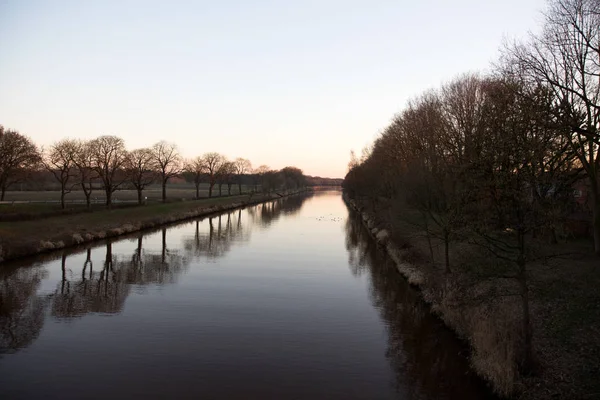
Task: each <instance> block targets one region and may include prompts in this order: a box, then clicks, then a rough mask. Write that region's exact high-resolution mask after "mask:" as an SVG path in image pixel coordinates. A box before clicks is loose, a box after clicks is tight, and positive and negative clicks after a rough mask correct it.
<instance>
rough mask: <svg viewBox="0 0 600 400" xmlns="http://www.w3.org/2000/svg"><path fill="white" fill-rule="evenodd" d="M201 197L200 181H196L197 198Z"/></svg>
mask: <svg viewBox="0 0 600 400" xmlns="http://www.w3.org/2000/svg"><path fill="white" fill-rule="evenodd" d="M199 198H200V182H196V200H198V199H199Z"/></svg>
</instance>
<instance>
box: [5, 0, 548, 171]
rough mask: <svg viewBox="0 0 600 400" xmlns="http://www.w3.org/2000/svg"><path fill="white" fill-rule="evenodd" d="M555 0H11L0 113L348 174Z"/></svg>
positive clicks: (483, 67)
mask: <svg viewBox="0 0 600 400" xmlns="http://www.w3.org/2000/svg"><path fill="white" fill-rule="evenodd" d="M544 4H545V2H544V1H541V0H535V1H534V0H532V1H527V2H517V1H515V0H511V1H510V2H508V3H506V2H504V3H501V4H479V2H476V1H471V0H463V1H460V2H455V3H454V4H447V3H444V2H442V1H434V2H430V3H428V4H408V3H404V4H402V3H395V2H392V1H383V2H379V3H378V4H377V5H373V4H370V3H367V2H364V1H354V2H352V3H351V4H348V3H347V2H343V3H342V2H341V1H337V0H336V1H330V2H328V3H327V4H326V5H323V4H320V3H317V2H310V1H309V2H304V3H302V4H300V5H295V6H294V7H293V9H291V8H289V7H287V8H286V7H285V6H284V5H281V4H277V5H275V4H270V3H269V2H266V1H257V2H253V4H252V5H248V4H246V3H244V2H240V1H228V2H225V3H219V4H210V3H208V2H201V3H197V4H192V3H188V2H182V1H181V2H177V3H169V4H163V3H159V2H140V1H128V2H105V3H102V4H100V3H99V4H87V3H86V4H81V3H77V2H70V1H61V2H52V3H51V2H46V1H31V2H27V3H21V2H16V1H5V2H2V3H0V15H1V16H0V37H3V38H4V39H5V40H2V41H0V49H1V50H2V53H3V54H4V58H5V60H6V61H5V62H3V64H2V65H1V66H0V87H2V90H3V94H4V96H2V98H0V116H1V118H2V119H1V120H0V123H1V124H3V125H4V126H5V127H6V128H7V129H14V130H17V131H19V132H20V133H22V134H24V135H26V136H28V137H30V138H31V139H32V140H33V141H34V142H35V143H36V144H37V145H39V146H48V145H50V144H51V143H53V142H55V141H57V140H59V139H62V138H67V137H70V138H82V139H91V138H94V137H97V136H100V135H116V136H119V137H122V138H123V139H124V140H125V143H126V146H127V148H128V149H129V150H132V149H136V148H140V147H149V146H151V145H152V144H154V143H156V142H158V141H161V140H166V141H168V142H172V143H175V144H176V145H177V146H178V147H179V149H180V151H181V153H182V156H184V157H186V158H190V157H194V156H197V155H202V154H204V153H206V152H212V151H216V152H219V153H222V154H224V155H226V156H227V157H229V158H231V159H234V158H236V157H244V158H248V159H249V160H250V161H251V162H252V163H253V166H254V167H257V166H259V165H261V164H266V165H268V166H270V167H271V168H274V169H281V168H283V167H285V166H288V165H293V166H296V167H298V168H301V169H302V170H303V171H304V173H305V174H306V175H310V176H315V177H316V176H318V177H323V178H337V179H340V178H343V177H344V175H345V174H346V171H347V163H348V160H349V157H350V151H351V150H354V151H355V152H356V153H358V154H360V151H361V149H362V148H363V147H364V146H365V145H367V144H369V143H370V142H371V141H372V139H373V138H374V137H375V136H376V135H377V134H378V133H379V132H380V131H381V130H382V129H383V128H384V127H385V126H387V125H388V124H389V121H390V120H391V119H392V118H393V116H394V114H395V113H397V112H399V111H401V110H402V108H403V107H404V105H405V103H406V102H407V100H408V99H410V98H412V97H414V96H416V95H418V94H419V93H421V92H422V91H424V90H426V89H429V88H432V87H437V86H438V85H439V84H440V83H442V82H445V81H448V80H449V79H452V78H453V77H455V76H457V75H460V74H462V73H466V72H469V71H474V72H485V71H487V69H488V67H489V66H490V63H491V62H492V61H493V60H494V59H495V58H496V57H497V54H498V49H499V47H500V45H501V43H502V40H503V38H522V37H524V36H525V35H526V34H527V32H528V31H529V30H535V29H536V28H537V27H538V26H539V20H540V18H541V14H540V12H541V11H542V10H543V8H544ZM415 38H418V39H419V40H416V39H415ZM406 60H408V62H407V61H406ZM440 65H442V66H443V67H441V66H440Z"/></svg>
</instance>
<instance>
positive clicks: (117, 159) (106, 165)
mask: <svg viewBox="0 0 600 400" xmlns="http://www.w3.org/2000/svg"><path fill="white" fill-rule="evenodd" d="M89 146H90V149H89V150H90V152H91V160H92V167H93V168H94V170H95V171H96V173H97V174H98V177H99V178H100V180H101V181H102V185H103V187H104V192H105V194H106V206H107V207H109V208H110V207H111V206H112V194H113V193H114V192H115V191H116V190H117V189H119V187H120V186H121V185H122V184H123V183H124V182H125V180H126V176H125V173H124V172H123V166H124V164H125V160H126V159H127V150H125V142H124V141H123V139H121V138H119V137H116V136H100V137H99V138H96V139H94V140H92V141H90V144H89Z"/></svg>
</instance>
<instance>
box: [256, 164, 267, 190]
mask: <svg viewBox="0 0 600 400" xmlns="http://www.w3.org/2000/svg"><path fill="white" fill-rule="evenodd" d="M270 170H271V168H270V167H269V166H268V165H264V164H263V165H261V166H259V167H257V168H256V169H255V170H254V171H253V174H254V191H258V185H259V184H262V183H263V181H264V178H265V175H266V174H267V173H268V172H269V171H270Z"/></svg>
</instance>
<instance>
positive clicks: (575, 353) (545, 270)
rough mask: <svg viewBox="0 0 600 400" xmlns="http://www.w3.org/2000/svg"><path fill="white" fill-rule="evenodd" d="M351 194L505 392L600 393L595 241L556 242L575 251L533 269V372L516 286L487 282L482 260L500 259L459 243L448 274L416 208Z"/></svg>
mask: <svg viewBox="0 0 600 400" xmlns="http://www.w3.org/2000/svg"><path fill="white" fill-rule="evenodd" d="M344 199H345V201H346V203H347V204H348V205H349V206H350V208H352V209H353V210H355V211H356V212H358V213H359V214H360V216H361V219H362V220H363V223H364V225H365V226H366V227H367V228H368V230H369V231H370V233H371V235H372V236H373V237H374V238H375V240H376V241H377V242H378V243H379V244H380V245H381V246H382V247H384V248H385V249H386V250H387V253H388V254H389V256H390V258H391V259H392V260H393V261H394V263H395V264H396V266H397V269H398V270H399V271H400V272H401V273H402V274H403V275H404V276H405V277H406V279H407V280H408V281H409V282H410V283H411V284H413V285H415V286H417V287H418V288H419V289H420V291H421V293H422V296H423V298H424V300H425V301H426V302H427V303H429V305H430V307H431V310H432V312H433V313H435V314H437V315H438V316H439V317H440V318H441V319H442V320H443V321H444V323H445V324H446V325H447V326H449V327H450V328H451V329H453V330H454V331H455V332H456V333H457V335H458V336H460V337H461V338H463V339H464V340H465V341H466V342H468V344H469V346H470V348H471V355H470V362H471V366H472V368H473V370H475V371H476V372H477V373H478V374H479V375H480V376H481V377H483V378H484V379H485V380H487V381H488V382H489V383H490V385H491V386H492V388H493V389H494V391H495V392H496V393H498V394H499V395H501V396H504V397H510V398H519V399H532V400H533V399H535V400H538V399H548V398H568V399H597V398H600V382H599V381H598V379H597V377H598V374H599V373H600V363H598V360H600V295H599V294H598V292H599V291H598V287H599V286H598V285H600V274H599V270H598V264H599V263H598V260H597V258H595V257H594V256H593V254H592V253H591V252H590V251H589V249H588V247H589V244H588V243H583V242H577V241H571V242H563V243H560V244H558V245H552V247H553V250H554V252H556V253H564V254H568V255H569V256H568V257H563V258H560V257H557V258H551V259H546V260H543V261H540V262H537V263H532V264H531V265H530V268H529V274H530V276H529V281H530V293H531V318H532V325H533V330H534V343H533V348H534V352H535V359H536V368H535V370H534V371H532V372H530V373H528V374H524V373H523V372H522V371H521V369H520V368H519V365H518V363H517V361H516V360H517V357H516V354H517V352H518V350H519V348H518V346H519V344H520V343H521V341H522V337H521V335H520V320H519V319H520V315H521V313H520V304H519V298H518V296H515V295H514V293H515V290H514V289H515V287H514V282H511V281H509V280H507V279H505V278H502V277H486V278H482V276H481V275H480V270H481V266H482V265H487V264H489V263H490V260H489V259H486V258H485V257H483V256H482V254H481V252H478V250H477V249H475V248H473V247H470V246H469V245H468V243H465V242H458V243H454V244H453V246H452V248H451V251H450V257H451V259H452V260H453V266H454V267H453V269H452V273H451V274H446V273H444V268H443V261H442V260H443V257H444V254H443V244H442V243H441V241H439V240H436V239H435V238H431V237H429V238H427V237H426V235H425V234H424V232H423V231H422V228H419V224H418V223H416V220H417V219H418V215H417V214H418V213H416V212H415V211H414V210H410V209H408V208H401V209H398V208H397V206H392V205H390V204H385V203H384V202H373V201H371V200H370V199H349V198H348V197H347V196H346V195H344ZM411 219H412V220H411ZM546 246H547V247H548V246H549V245H546ZM478 266H479V267H478Z"/></svg>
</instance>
